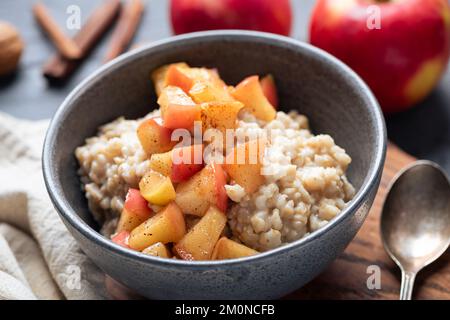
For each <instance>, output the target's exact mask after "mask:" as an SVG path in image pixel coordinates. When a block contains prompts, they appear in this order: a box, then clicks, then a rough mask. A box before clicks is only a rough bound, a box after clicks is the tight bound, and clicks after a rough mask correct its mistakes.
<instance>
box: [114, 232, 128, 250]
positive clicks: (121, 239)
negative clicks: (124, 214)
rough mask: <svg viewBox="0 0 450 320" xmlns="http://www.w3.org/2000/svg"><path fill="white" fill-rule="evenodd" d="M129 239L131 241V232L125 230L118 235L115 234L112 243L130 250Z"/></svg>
mask: <svg viewBox="0 0 450 320" xmlns="http://www.w3.org/2000/svg"><path fill="white" fill-rule="evenodd" d="M129 239H130V232H129V231H126V230H123V231H121V232H119V233H117V234H115V235H114V236H113V237H112V238H111V241H112V242H114V243H116V244H118V245H119V246H122V247H125V248H130V246H129Z"/></svg>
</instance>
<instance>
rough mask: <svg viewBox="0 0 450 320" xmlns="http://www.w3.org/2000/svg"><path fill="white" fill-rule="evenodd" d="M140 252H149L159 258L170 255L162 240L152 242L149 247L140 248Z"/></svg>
mask: <svg viewBox="0 0 450 320" xmlns="http://www.w3.org/2000/svg"><path fill="white" fill-rule="evenodd" d="M142 253H145V254H149V255H151V256H155V257H160V258H171V257H172V255H171V254H170V251H169V250H168V249H167V247H166V245H165V244H164V243H162V242H157V243H155V244H152V245H151V246H150V247H148V248H145V249H144V250H142Z"/></svg>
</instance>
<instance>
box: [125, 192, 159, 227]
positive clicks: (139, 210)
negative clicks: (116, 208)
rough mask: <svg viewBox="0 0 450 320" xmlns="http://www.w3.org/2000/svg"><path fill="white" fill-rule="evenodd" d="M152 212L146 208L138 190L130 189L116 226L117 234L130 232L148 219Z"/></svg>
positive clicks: (146, 204)
mask: <svg viewBox="0 0 450 320" xmlns="http://www.w3.org/2000/svg"><path fill="white" fill-rule="evenodd" d="M151 215H152V210H151V209H150V208H149V207H148V203H147V200H145V199H144V198H143V197H142V196H141V193H140V192H139V190H137V189H132V188H130V189H129V190H128V193H127V195H126V198H125V204H124V207H123V210H122V213H121V215H120V219H119V223H118V224H117V232H121V231H123V230H125V231H131V230H133V229H134V228H136V227H137V226H138V225H140V224H141V223H142V222H144V221H145V220H147V219H148V218H150V216H151Z"/></svg>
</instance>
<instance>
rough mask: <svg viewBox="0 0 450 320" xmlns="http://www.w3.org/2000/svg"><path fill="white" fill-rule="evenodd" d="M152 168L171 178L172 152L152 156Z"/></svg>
mask: <svg viewBox="0 0 450 320" xmlns="http://www.w3.org/2000/svg"><path fill="white" fill-rule="evenodd" d="M150 168H151V169H152V170H153V171H156V172H159V173H161V174H162V175H163V176H166V177H170V175H171V174H172V150H170V151H168V152H165V153H155V154H152V157H151V158H150Z"/></svg>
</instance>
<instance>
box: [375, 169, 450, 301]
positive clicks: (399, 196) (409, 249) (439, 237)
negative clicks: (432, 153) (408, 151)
mask: <svg viewBox="0 0 450 320" xmlns="http://www.w3.org/2000/svg"><path fill="white" fill-rule="evenodd" d="M381 236H382V239H383V244H384V247H385V249H386V251H387V252H388V254H389V255H390V256H391V258H392V259H393V260H394V261H395V263H396V264H397V265H398V266H399V267H400V269H401V270H402V290H401V293H400V298H401V299H410V298H411V295H412V287H413V284H414V279H415V275H416V274H417V272H419V271H420V270H421V269H422V268H424V267H425V266H427V265H429V264H430V263H432V262H433V261H435V260H436V259H437V258H439V257H440V256H441V255H442V254H443V253H444V252H445V251H446V250H447V248H448V246H449V244H450V182H449V179H448V177H447V175H446V174H445V172H444V171H443V170H442V169H441V168H440V167H439V166H438V165H437V164H435V163H433V162H431V161H417V162H415V163H413V164H412V165H411V166H409V167H407V168H406V169H405V170H403V171H402V172H401V173H400V174H399V175H398V176H397V177H396V178H395V179H394V181H393V183H392V184H391V187H390V189H389V192H388V195H387V197H386V199H385V202H384V206H383V211H382V216H381Z"/></svg>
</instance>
